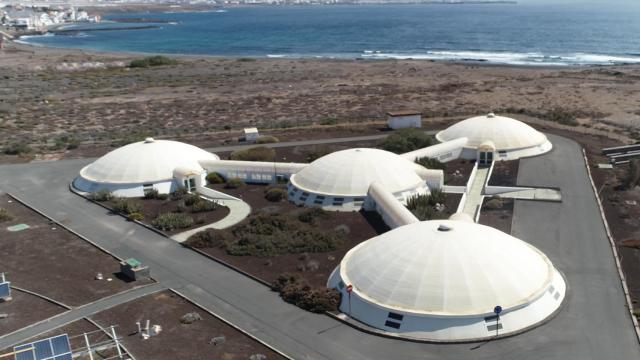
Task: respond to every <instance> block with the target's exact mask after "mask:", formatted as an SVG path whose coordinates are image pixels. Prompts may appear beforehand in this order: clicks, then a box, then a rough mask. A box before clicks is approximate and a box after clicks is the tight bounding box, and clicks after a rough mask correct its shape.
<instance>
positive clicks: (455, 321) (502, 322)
mask: <svg viewBox="0 0 640 360" xmlns="http://www.w3.org/2000/svg"><path fill="white" fill-rule="evenodd" d="M328 286H329V287H330V288H335V289H336V290H338V291H340V293H341V295H342V297H341V303H340V311H341V312H342V314H340V315H338V316H337V317H338V318H339V319H341V320H343V321H345V322H347V323H348V324H349V325H351V326H354V327H356V328H359V329H361V330H363V331H366V332H369V333H373V334H377V335H381V336H385V337H393V338H399V339H404V340H410V341H419V342H435V343H460V342H476V341H484V340H487V339H495V338H501V337H509V336H513V335H517V334H520V333H522V332H525V331H528V330H531V329H533V328H535V327H537V326H540V325H542V324H544V323H546V322H547V321H549V320H550V319H552V318H553V317H554V316H555V315H556V314H557V313H558V312H559V311H560V309H561V307H562V304H563V302H564V299H565V297H566V293H567V285H566V282H565V279H564V276H563V275H562V274H561V273H560V272H559V271H557V270H555V273H554V277H553V280H552V282H551V284H550V285H549V286H548V288H547V289H546V291H545V292H544V293H543V294H542V295H540V296H539V297H538V298H537V299H534V300H532V301H531V302H528V303H527V304H525V305H522V306H520V307H516V308H512V309H504V311H503V313H502V314H501V315H500V318H499V320H498V322H496V317H495V315H494V314H493V313H491V312H488V313H485V314H478V315H477V316H446V315H437V316H434V315H426V314H415V313H409V312H402V311H399V310H397V309H388V308H385V307H384V306H383V305H381V304H373V303H371V302H369V301H367V300H365V299H363V298H361V297H360V296H358V295H357V293H356V292H353V291H352V292H351V294H350V295H349V293H347V291H346V285H345V284H344V283H343V282H342V280H341V279H340V271H339V267H337V268H336V270H334V272H333V273H332V275H331V277H330V279H329V283H328ZM496 305H499V304H496ZM496 326H497V327H498V331H497V332H496Z"/></svg>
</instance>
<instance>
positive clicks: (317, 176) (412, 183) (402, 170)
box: [291, 148, 424, 196]
mask: <svg viewBox="0 0 640 360" xmlns="http://www.w3.org/2000/svg"><path fill="white" fill-rule="evenodd" d="M414 169H415V167H414V164H413V163H412V162H411V161H409V160H407V159H405V158H403V157H401V156H399V155H396V154H394V153H392V152H389V151H384V150H379V149H368V148H358V149H348V150H341V151H336V152H334V153H331V154H328V155H325V156H323V157H321V158H319V159H317V160H316V161H314V162H312V163H311V164H310V165H309V166H307V167H306V168H304V169H302V170H300V171H299V172H298V173H297V174H294V175H293V176H292V177H291V183H292V184H293V185H294V186H296V187H297V188H299V189H301V190H304V191H309V192H313V193H320V194H327V195H344V196H365V195H366V194H367V191H368V190H369V186H370V185H371V183H373V182H374V181H378V182H380V183H381V184H382V185H383V186H384V187H385V188H386V189H388V190H389V191H391V192H392V193H396V192H400V191H404V190H412V189H415V188H417V187H419V186H421V185H422V184H423V183H424V181H423V180H422V179H421V178H420V177H419V176H418V175H417V174H416V172H415V170H414Z"/></svg>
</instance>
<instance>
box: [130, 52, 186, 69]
mask: <svg viewBox="0 0 640 360" xmlns="http://www.w3.org/2000/svg"><path fill="white" fill-rule="evenodd" d="M177 63H178V62H177V61H176V60H174V59H171V58H168V57H166V56H161V55H156V56H148V57H145V58H142V59H136V60H133V61H131V62H130V63H129V67H130V68H147V67H150V66H162V65H175V64H177Z"/></svg>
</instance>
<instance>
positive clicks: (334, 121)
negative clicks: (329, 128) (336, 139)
mask: <svg viewBox="0 0 640 360" xmlns="http://www.w3.org/2000/svg"><path fill="white" fill-rule="evenodd" d="M337 123H338V119H336V118H334V117H328V118H324V119H322V120H320V125H336V124H337Z"/></svg>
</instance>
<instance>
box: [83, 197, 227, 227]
mask: <svg viewBox="0 0 640 360" xmlns="http://www.w3.org/2000/svg"><path fill="white" fill-rule="evenodd" d="M92 197H93V199H94V200H96V201H100V202H102V203H103V204H104V205H106V206H107V207H108V208H109V209H111V210H112V211H113V212H114V213H119V214H122V215H124V216H127V217H128V218H130V219H132V220H137V221H140V222H143V223H145V224H147V225H149V226H152V227H154V228H156V229H157V230H159V231H162V232H164V233H165V234H167V235H174V234H177V233H180V232H183V231H187V230H191V229H195V228H198V227H201V226H204V225H207V224H211V223H215V222H217V221H219V220H221V219H223V218H225V217H226V216H227V215H228V214H229V209H228V208H227V207H226V206H222V205H220V204H217V203H215V202H213V201H210V200H205V199H202V198H201V197H200V196H198V195H197V194H188V193H186V192H184V191H178V192H175V193H173V194H171V195H164V194H157V193H147V196H145V197H144V198H117V197H113V196H112V195H109V193H100V192H99V193H95V194H93V195H92Z"/></svg>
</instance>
